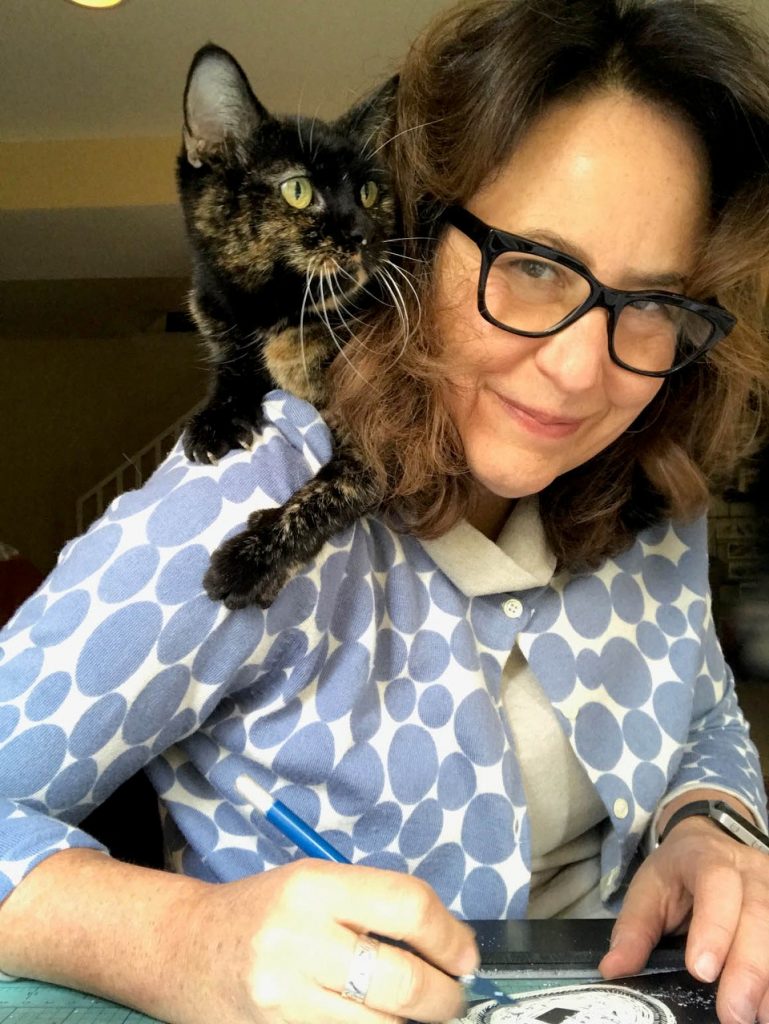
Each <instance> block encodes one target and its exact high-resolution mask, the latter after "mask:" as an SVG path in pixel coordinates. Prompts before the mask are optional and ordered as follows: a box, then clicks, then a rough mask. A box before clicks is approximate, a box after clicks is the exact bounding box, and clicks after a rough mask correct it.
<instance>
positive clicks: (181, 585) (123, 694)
mask: <svg viewBox="0 0 769 1024" xmlns="http://www.w3.org/2000/svg"><path fill="white" fill-rule="evenodd" d="M265 412H266V414H267V417H268V425H267V426H266V427H265V430H264V432H263V434H262V435H261V437H260V439H259V440H258V442H257V444H256V446H255V448H254V450H253V451H249V452H246V451H241V450H238V451H233V452H230V453H229V454H228V455H227V456H226V457H225V458H223V459H222V460H221V461H220V463H219V464H218V465H217V466H199V465H193V464H191V463H189V462H188V461H187V460H186V459H185V457H184V454H183V452H182V450H181V447H180V445H177V447H176V448H175V449H174V451H173V452H171V454H170V455H169V457H168V458H167V459H166V461H165V462H164V463H163V465H162V466H161V467H160V468H159V469H158V470H157V471H156V472H155V473H154V474H153V476H152V477H151V478H150V480H149V481H148V482H147V483H146V484H145V485H144V486H143V487H142V488H141V489H139V490H137V491H131V492H128V493H126V494H123V495H121V496H120V497H119V498H117V499H116V500H115V501H114V502H113V503H112V504H111V505H110V507H109V508H108V509H107V511H106V513H105V514H104V516H103V517H102V518H101V519H100V520H98V521H97V522H95V523H94V524H93V525H92V526H91V527H90V529H89V530H88V531H87V532H86V533H85V534H84V535H83V536H82V537H80V538H78V539H77V540H75V541H72V542H70V544H68V545H67V546H66V547H65V548H64V550H63V551H62V553H61V556H60V557H59V560H58V563H57V565H56V568H55V569H54V571H53V572H52V573H51V575H50V577H49V578H48V579H47V580H46V581H45V582H44V584H43V585H42V586H41V587H40V589H39V590H38V591H37V593H35V594H34V595H33V596H32V597H31V598H30V599H29V600H28V601H27V602H26V603H25V604H24V605H22V607H21V608H20V609H19V610H18V612H17V613H16V615H15V616H14V617H13V618H12V619H11V621H10V622H9V623H8V624H7V626H6V627H5V629H4V630H3V631H2V632H0V859H1V860H2V864H0V898H3V897H4V896H5V895H7V893H8V892H9V891H10V889H11V888H12V887H13V886H14V885H16V884H18V882H19V881H21V879H22V878H23V877H24V876H25V875H26V874H27V872H28V871H29V870H30V869H31V868H33V867H34V866H35V865H36V864H38V863H39V862H40V861H41V860H43V859H44V858H45V857H47V856H49V855H50V854H52V853H54V852H56V851H58V850H62V849H66V848H69V847H92V848H96V849H102V850H103V849H104V848H103V847H102V846H101V845H100V844H99V843H97V842H96V841H95V840H94V839H93V838H92V837H90V836H88V835H87V834H86V833H85V832H83V831H82V830H81V829H79V828H78V827H77V826H78V822H80V821H81V820H82V819H83V818H84V817H85V816H86V814H88V813H89V812H90V811H91V810H93V808H94V807H95V806H97V805H98V804H99V803H101V802H102V801H103V800H104V799H105V798H106V797H107V796H108V795H109V793H111V792H112V791H113V790H114V789H116V788H117V786H118V785H119V784H120V783H121V782H122V781H124V780H125V779H126V778H128V777H129V776H130V775H133V774H134V773H135V772H137V771H138V770H140V769H142V768H144V767H145V766H146V765H147V764H148V763H149V762H150V761H151V760H152V759H153V758H154V757H156V756H157V755H158V754H159V753H161V752H162V751H163V750H165V749H167V748H168V747H169V746H171V745H172V744H174V743H177V742H179V741H180V740H182V739H183V738H184V737H187V736H189V735H191V734H192V733H193V732H195V731H196V729H197V728H198V726H199V725H200V724H201V723H202V722H204V721H205V720H206V719H207V718H208V717H209V716H210V715H211V713H212V712H213V711H214V709H215V708H216V707H217V705H218V704H219V703H220V702H221V701H222V699H223V698H224V697H226V696H227V694H228V693H231V692H233V691H234V690H237V689H238V688H239V687H240V686H242V685H244V679H243V673H244V671H245V670H244V665H245V664H246V662H247V663H248V666H249V668H248V672H249V678H250V679H251V680H253V678H254V674H255V672H254V668H253V666H254V665H256V666H262V668H263V670H265V669H266V666H267V665H268V664H269V662H270V656H271V653H272V652H273V649H274V648H276V647H278V646H279V645H278V644H276V641H277V640H278V639H279V638H280V636H281V632H280V629H279V627H278V626H276V625H275V623H279V622H280V621H281V618H283V619H285V618H288V619H290V614H289V609H288V608H287V606H285V602H286V601H288V602H291V601H292V600H295V599H296V597H295V592H294V596H293V597H292V595H291V594H287V593H286V591H284V592H283V593H282V594H281V595H279V597H278V599H277V600H276V602H275V603H274V604H273V606H272V608H271V609H270V610H269V612H263V611H262V610H261V609H259V608H256V607H250V608H245V609H241V610H238V611H228V610H227V609H226V608H225V607H224V606H223V605H221V604H219V603H215V602H212V601H211V600H209V598H208V597H207V596H206V594H205V592H204V590H203V586H202V578H203V574H204V572H205V570H206V568H207V565H208V561H209V558H210V555H211V553H212V552H213V550H214V549H215V548H216V547H217V546H218V545H219V543H220V542H221V541H222V540H223V539H224V538H225V537H226V536H228V535H231V534H232V533H234V532H236V531H237V530H239V529H241V528H242V526H243V524H244V522H245V519H246V518H247V516H248V514H249V513H250V512H251V511H253V510H254V509H256V508H264V507H269V506H274V505H276V504H281V503H282V502H283V501H285V500H286V498H288V497H289V496H290V495H291V494H292V493H293V492H294V491H295V490H296V489H297V488H298V487H299V486H301V485H302V484H303V483H304V482H305V481H306V480H307V479H309V478H310V477H311V476H313V475H314V473H315V472H317V469H318V468H319V466H320V465H322V464H323V463H324V462H325V461H327V460H328V458H329V457H330V454H331V440H330V434H329V432H328V430H327V428H326V427H325V425H324V424H323V423H322V421H321V420H320V418H319V417H318V415H317V413H316V412H315V411H314V410H313V409H312V408H311V407H310V406H308V405H307V404H306V403H304V402H300V401H299V400H298V399H294V398H293V397H292V396H288V395H285V394H283V393H281V392H274V393H273V394H272V395H271V396H270V397H268V400H267V401H266V405H265ZM289 589H290V588H286V590H289ZM270 615H272V616H273V619H272V620H271V621H270V620H269V616H270ZM258 672H259V668H257V671H256V674H257V676H258Z"/></svg>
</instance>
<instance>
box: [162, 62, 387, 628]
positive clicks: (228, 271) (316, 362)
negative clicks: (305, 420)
mask: <svg viewBox="0 0 769 1024" xmlns="http://www.w3.org/2000/svg"><path fill="white" fill-rule="evenodd" d="M395 88H396V80H395V79H392V80H391V81H389V82H387V83H386V84H385V85H384V86H383V87H382V88H381V89H380V90H378V91H377V92H376V93H375V94H374V95H373V96H370V97H368V98H367V99H366V100H364V101H363V102H362V103H360V104H358V105H357V106H355V107H353V108H352V109H351V110H350V111H348V112H347V113H346V114H344V115H343V116H342V117H341V118H339V120H337V121H335V122H333V123H331V124H329V123H327V122H322V121H318V120H317V119H309V118H303V117H276V116H273V115H271V114H269V113H268V112H267V110H265V108H264V107H263V106H262V105H261V104H260V103H259V101H258V100H257V98H256V97H255V96H254V93H253V92H252V90H251V87H250V85H249V82H248V79H247V78H246V75H245V73H244V72H243V70H242V68H241V67H240V65H239V64H238V63H237V61H236V60H235V59H234V58H233V57H232V56H231V54H229V53H228V52H227V51H226V50H223V49H222V48H221V47H218V46H214V45H213V44H209V45H207V46H204V47H203V48H202V49H200V50H199V51H198V52H197V53H196V54H195V57H194V58H193V61H192V64H191V66H190V70H189V74H188V76H187V84H186V87H185V91H184V145H183V148H182V152H181V153H180V155H179V159H178V163H177V182H178V186H179V193H180V197H181V201H182V206H183V209H184V215H185V220H186V224H187V231H188V235H189V239H190V242H191V245H192V249H193V256H194V274H193V287H192V291H191V293H190V310H191V313H192V316H193V318H194V320H195V322H196V324H197V326H198V329H199V330H200V332H201V334H202V335H203V337H204V339H205V341H206V344H207V346H208V348H209V350H210V352H211V355H212V358H213V362H214V365H215V376H214V378H213V380H212V383H211V387H210V389H209V394H208V401H207V404H206V405H205V407H204V408H203V409H202V410H201V411H200V412H198V413H196V414H195V415H194V416H193V417H192V418H191V419H190V421H189V423H188V424H187V426H186V428H185V431H184V435H183V444H184V450H185V453H186V454H187V456H188V458H190V459H193V460H196V461H199V462H207V461H215V460H216V459H217V458H218V457H219V456H221V455H223V454H224V453H225V452H227V451H228V450H229V449H230V448H233V447H235V446H236V445H239V444H240V445H243V446H244V447H250V444H251V441H252V440H253V432H254V431H259V430H260V429H261V427H262V426H263V414H262V398H263V396H264V395H265V393H266V392H267V391H269V390H271V389H272V388H273V387H275V386H277V387H280V388H284V389H286V390H288V391H291V392H293V393H294V394H296V395H298V396H299V397H301V398H304V399H306V400H307V401H310V402H312V403H313V404H315V405H316V406H318V407H320V408H322V407H323V404H324V400H325V372H324V371H325V368H326V366H327V365H328V364H329V363H330V362H331V360H332V359H333V357H334V356H335V355H336V353H337V351H338V348H339V346H340V342H339V341H338V339H337V337H336V335H335V331H336V328H337V327H339V326H340V325H341V324H342V323H343V316H344V313H345V312H349V307H350V304H351V303H353V302H355V301H359V300H363V301H369V299H370V297H371V295H372V291H373V292H376V289H377V286H378V283H379V281H380V278H381V277H382V276H383V275H386V274H387V269H386V267H387V264H390V265H392V264H391V261H390V259H389V257H390V255H392V253H391V252H390V250H389V249H388V245H389V244H392V241H393V239H392V236H393V234H395V227H396V209H395V201H394V198H393V196H392V193H391V192H390V190H389V188H388V181H387V175H386V173H385V171H384V169H383V167H382V165H381V164H380V163H379V162H378V161H377V158H376V154H377V149H378V146H379V139H380V135H381V132H382V130H383V128H384V126H385V125H386V123H387V120H388V114H389V108H390V105H391V102H392V98H393V95H394V92H395ZM384 287H385V288H387V290H388V291H389V290H390V289H391V288H392V287H393V285H392V282H387V283H386V284H385V285H384ZM385 294H386V293H385ZM334 440H335V447H334V455H333V457H332V459H331V461H330V462H329V463H328V464H327V465H326V466H324V467H323V468H322V469H321V471H320V472H319V474H318V475H317V476H316V477H315V479H314V480H312V481H310V482H309V483H308V484H307V485H306V487H303V488H302V489H301V490H300V491H298V492H297V493H296V494H295V495H294V496H293V497H292V499H291V500H290V502H288V503H287V504H286V505H284V506H283V507H281V508H277V509H266V510H264V511H259V512H255V513H253V514H252V515H251V516H250V517H249V520H248V525H247V527H246V529H245V530H244V531H243V532H242V533H240V534H238V535H237V536H235V537H233V538H231V539H230V540H228V541H227V542H225V543H224V544H223V545H221V547H219V548H218V549H217V550H216V551H215V552H214V554H213V556H212V559H211V564H210V566H209V569H208V571H207V573H206V575H205V578H204V585H205V588H206V591H207V593H208V595H209V596H210V597H211V598H213V599H215V600H223V601H224V603H225V604H226V605H227V606H228V607H230V608H240V607H244V606H245V605H248V604H259V605H262V606H263V607H266V606H267V605H269V604H270V603H271V602H272V600H274V598H275V596H276V594H277V593H278V591H279V590H280V588H281V587H282V586H283V584H284V583H285V582H286V580H287V579H288V577H289V576H290V575H291V574H292V573H293V572H294V571H295V570H296V569H297V568H298V567H299V566H300V565H302V564H303V563H305V562H306V561H308V560H309V559H310V558H311V557H313V556H314V555H315V554H316V553H317V552H318V551H319V550H320V548H321V546H322V545H323V543H324V542H325V541H326V540H327V539H328V538H329V537H331V536H332V535H333V534H334V533H336V532H337V531H338V530H339V529H341V528H343V527H345V526H348V525H349V524H350V523H351V522H353V521H354V520H355V519H356V518H357V517H358V516H360V515H362V514H363V513H365V512H367V511H370V510H372V509H373V508H375V507H376V505H377V504H378V503H379V501H380V499H381V497H382V496H381V495H379V494H378V493H377V492H376V489H375V488H374V487H373V484H372V483H371V480H370V476H369V474H367V473H366V471H365V467H364V466H363V465H362V464H361V462H360V460H359V459H358V457H357V455H356V452H355V449H354V447H353V446H352V445H351V444H350V443H349V441H347V440H346V439H345V438H344V437H341V436H339V434H338V433H337V434H336V435H335V438H334Z"/></svg>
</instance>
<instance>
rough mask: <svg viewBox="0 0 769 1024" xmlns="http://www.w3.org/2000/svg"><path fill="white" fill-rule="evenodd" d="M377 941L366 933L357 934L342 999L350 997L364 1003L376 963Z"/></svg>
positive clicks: (356, 1001)
mask: <svg viewBox="0 0 769 1024" xmlns="http://www.w3.org/2000/svg"><path fill="white" fill-rule="evenodd" d="M378 950H379V943H378V942H377V940H376V939H372V938H370V937H369V936H368V935H359V936H358V939H357V941H356V943H355V949H354V950H353V953H352V959H351V960H350V969H349V971H348V972H347V981H346V982H345V983H344V988H343V989H342V993H341V994H342V998H343V999H352V1001H353V1002H355V1003H364V1002H365V1001H366V993H367V992H368V989H369V985H370V984H371V975H372V974H373V973H374V966H375V965H376V958H377V952H378Z"/></svg>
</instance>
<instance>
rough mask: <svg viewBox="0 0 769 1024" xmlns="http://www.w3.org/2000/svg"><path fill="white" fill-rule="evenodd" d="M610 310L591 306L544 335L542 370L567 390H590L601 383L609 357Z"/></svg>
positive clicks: (540, 353) (540, 355)
mask: <svg viewBox="0 0 769 1024" xmlns="http://www.w3.org/2000/svg"><path fill="white" fill-rule="evenodd" d="M608 330H609V324H608V313H607V311H606V310H603V309H591V310H590V311H589V312H588V313H585V315H584V316H582V317H580V318H579V320H577V321H575V322H574V323H573V324H570V325H569V326H568V327H565V328H564V329H563V330H562V331H559V332H558V333H557V334H552V335H550V337H548V338H543V339H542V341H541V342H540V344H539V348H538V350H537V355H536V362H537V365H538V366H539V368H540V370H541V371H542V372H543V373H544V374H546V376H548V377H550V378H551V379H552V380H554V381H555V382H556V383H557V384H558V386H559V388H560V389H561V390H563V391H567V392H568V391H575V392H578V391H589V390H590V389H591V388H594V387H595V386H596V385H597V384H598V383H600V381H601V379H602V377H603V375H604V373H605V371H606V367H607V364H608V363H609V362H610V358H609V336H608Z"/></svg>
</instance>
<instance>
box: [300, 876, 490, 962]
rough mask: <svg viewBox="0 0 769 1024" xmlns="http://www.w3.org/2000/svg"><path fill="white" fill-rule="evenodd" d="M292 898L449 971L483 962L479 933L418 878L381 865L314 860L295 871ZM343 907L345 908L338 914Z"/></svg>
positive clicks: (357, 930) (359, 932)
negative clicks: (402, 945) (394, 942)
mask: <svg viewBox="0 0 769 1024" xmlns="http://www.w3.org/2000/svg"><path fill="white" fill-rule="evenodd" d="M291 885H292V889H293V890H294V891H293V892H292V899H294V900H296V901H298V905H299V906H302V907H304V908H306V907H307V906H312V907H313V908H314V909H315V910H316V911H317V909H318V908H319V906H320V905H323V907H324V908H325V910H326V911H327V913H328V914H329V916H331V917H335V918H336V920H337V921H339V923H340V924H344V925H346V926H348V927H349V928H350V929H351V931H353V932H357V933H358V934H363V933H374V934H377V935H382V936H385V937H386V938H390V939H395V940H398V941H402V942H405V943H406V944H407V945H408V946H409V947H410V948H411V949H412V950H414V952H416V953H417V954H418V955H419V956H420V957H422V958H423V959H425V960H427V961H428V963H430V964H433V965H434V966H435V967H437V968H439V969H440V971H443V972H445V973H446V974H454V975H458V974H469V973H470V972H472V971H473V970H475V969H476V967H477V966H478V963H479V958H478V948H477V946H476V943H475V935H474V933H473V930H472V929H471V928H470V926H469V925H467V924H465V923H464V922H462V921H458V920H457V919H456V918H455V917H453V916H452V915H451V914H450V913H449V911H448V910H447V909H446V908H445V907H444V906H443V904H442V903H441V901H440V899H439V898H438V896H437V895H436V893H435V892H434V890H433V889H432V888H431V887H430V886H429V885H428V884H427V883H426V882H423V881H422V880H421V879H419V878H414V877H412V876H408V875H403V874H401V873H399V872H395V871H384V870H382V869H380V868H365V867H359V866H356V867H355V868H354V870H353V871H351V869H350V867H349V866H347V865H339V864H330V863H325V862H313V863H312V864H311V865H308V867H307V868H306V869H305V870H303V871H301V872H296V873H295V874H294V877H293V879H292V882H291ZM340 908H344V909H343V911H342V912H341V913H340Z"/></svg>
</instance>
